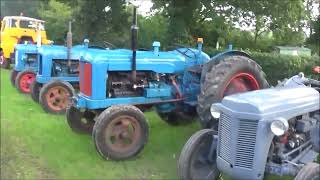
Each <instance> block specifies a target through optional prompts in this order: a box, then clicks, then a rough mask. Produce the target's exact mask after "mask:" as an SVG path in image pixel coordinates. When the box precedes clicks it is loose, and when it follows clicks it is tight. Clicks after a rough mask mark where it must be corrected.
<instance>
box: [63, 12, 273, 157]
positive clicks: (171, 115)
mask: <svg viewBox="0 0 320 180" xmlns="http://www.w3.org/2000/svg"><path fill="white" fill-rule="evenodd" d="M133 14H134V18H133V25H132V27H131V30H132V49H131V50H127V49H117V50H101V49H91V48H88V50H87V51H86V52H85V53H84V54H83V55H82V56H81V58H80V73H79V76H80V93H79V94H77V95H76V96H74V98H73V102H72V106H71V107H70V108H68V109H67V121H68V124H69V126H70V128H71V129H72V130H73V131H75V132H78V133H91V132H92V136H93V141H94V143H95V146H96V149H97V151H98V152H99V154H100V155H101V156H102V157H104V158H106V159H109V158H110V159H114V160H123V159H127V158H130V157H133V156H135V155H137V154H138V153H139V152H140V151H141V150H142V149H143V147H144V145H145V144H146V143H147V140H148V134H149V127H148V123H147V120H146V118H145V116H144V114H143V113H142V111H143V110H146V109H148V108H151V107H154V108H155V109H156V111H157V113H158V114H159V115H160V116H161V118H162V119H163V120H164V121H166V122H167V123H169V124H179V123H187V122H190V120H192V119H193V118H194V117H197V116H199V117H200V119H201V124H202V125H203V127H210V126H212V124H214V122H215V121H214V119H213V118H211V116H210V106H211V104H212V103H213V102H219V101H220V100H221V99H222V97H223V96H225V95H229V94H232V93H238V92H244V91H251V90H257V89H261V88H266V87H268V83H267V81H266V80H265V75H264V73H263V72H262V70H261V67H260V66H259V65H258V64H257V63H255V62H254V61H253V60H252V59H251V58H250V56H249V55H248V54H246V53H244V52H240V51H232V50H229V51H226V52H223V53H221V54H218V55H216V56H214V57H213V58H210V57H209V56H208V55H207V54H206V53H204V52H203V51H202V45H203V40H202V39H201V38H199V39H198V44H197V48H189V47H180V48H177V49H175V50H172V51H167V52H161V51H159V49H160V43H159V42H154V43H153V45H152V46H153V48H152V50H147V51H146V50H139V49H138V48H137V29H138V27H137V16H136V8H134V10H133Z"/></svg>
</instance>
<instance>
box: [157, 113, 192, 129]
mask: <svg viewBox="0 0 320 180" xmlns="http://www.w3.org/2000/svg"><path fill="white" fill-rule="evenodd" d="M157 113H158V115H159V117H160V118H161V120H163V121H164V122H166V123H168V124H169V125H171V126H179V125H187V124H190V123H192V122H193V121H194V120H195V115H194V114H192V113H185V112H180V111H179V112H170V113H161V112H157Z"/></svg>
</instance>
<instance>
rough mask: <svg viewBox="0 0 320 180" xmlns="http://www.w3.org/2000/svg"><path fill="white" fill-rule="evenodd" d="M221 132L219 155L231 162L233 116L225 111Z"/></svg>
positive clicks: (220, 126) (222, 117)
mask: <svg viewBox="0 0 320 180" xmlns="http://www.w3.org/2000/svg"><path fill="white" fill-rule="evenodd" d="M219 133H220V134H219V142H220V147H219V156H220V157H221V158H222V159H224V160H225V161H227V162H228V163H231V118H230V116H228V115H226V114H224V113H221V118H220V122H219Z"/></svg>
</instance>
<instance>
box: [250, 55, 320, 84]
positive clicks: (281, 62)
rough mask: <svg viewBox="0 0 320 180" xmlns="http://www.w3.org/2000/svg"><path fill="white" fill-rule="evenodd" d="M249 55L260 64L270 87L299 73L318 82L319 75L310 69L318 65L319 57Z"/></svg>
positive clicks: (319, 63)
mask: <svg viewBox="0 0 320 180" xmlns="http://www.w3.org/2000/svg"><path fill="white" fill-rule="evenodd" d="M249 54H250V55H251V56H252V58H253V59H254V60H255V61H256V62H257V63H258V64H260V66H261V67H262V69H263V71H264V72H265V73H266V75H267V79H268V81H269V83H270V84H272V85H276V84H277V81H278V80H283V79H284V78H289V77H291V76H293V75H296V74H298V73H299V72H303V73H304V74H305V75H306V76H308V77H311V78H314V79H318V80H319V75H315V74H313V73H312V67H314V66H315V65H318V66H319V65H320V58H319V56H310V57H308V56H290V55H279V54H273V53H258V52H251V53H249Z"/></svg>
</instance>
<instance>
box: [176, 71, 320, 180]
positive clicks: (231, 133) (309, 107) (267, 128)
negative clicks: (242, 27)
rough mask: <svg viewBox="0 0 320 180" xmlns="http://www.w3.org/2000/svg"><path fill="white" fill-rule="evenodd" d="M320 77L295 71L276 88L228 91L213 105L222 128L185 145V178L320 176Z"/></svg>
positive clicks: (181, 165) (301, 178) (181, 170)
mask: <svg viewBox="0 0 320 180" xmlns="http://www.w3.org/2000/svg"><path fill="white" fill-rule="evenodd" d="M319 92H320V82H319V81H316V80H313V79H308V78H305V77H304V75H303V73H300V74H299V75H296V76H293V77H292V78H290V79H288V80H286V81H284V82H282V83H281V84H279V85H278V86H277V87H275V88H271V89H265V90H257V91H253V92H247V93H242V94H235V95H231V96H226V97H224V99H223V100H222V102H221V103H215V104H213V105H212V106H211V110H210V111H211V114H212V116H213V117H214V118H216V119H219V126H218V131H217V130H216V129H203V130H200V131H198V132H196V133H195V134H194V135H193V136H192V137H191V138H190V139H189V140H188V142H187V143H186V144H185V146H184V147H183V150H182V152H181V155H180V159H179V164H178V169H179V170H178V171H179V176H180V178H181V179H217V178H218V177H219V176H220V173H223V174H225V175H227V176H230V177H231V178H232V179H252V180H255V179H257V180H258V179H263V178H264V174H266V173H267V174H274V175H279V176H284V175H287V176H294V177H295V179H296V180H311V179H312V180H315V179H319V178H320V176H319V174H320V167H319V164H318V163H316V162H315V160H316V158H317V156H318V154H319V150H320V137H319V136H320V135H319V130H320V129H319V128H320V127H319V125H320V111H319V109H320V104H319V102H320V95H319Z"/></svg>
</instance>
